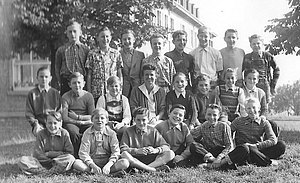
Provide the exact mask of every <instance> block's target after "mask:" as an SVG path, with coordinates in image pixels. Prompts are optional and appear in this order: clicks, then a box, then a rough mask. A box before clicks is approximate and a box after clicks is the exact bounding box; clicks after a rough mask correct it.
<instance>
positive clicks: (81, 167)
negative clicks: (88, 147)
mask: <svg viewBox="0 0 300 183" xmlns="http://www.w3.org/2000/svg"><path fill="white" fill-rule="evenodd" d="M73 169H75V170H77V171H79V172H90V171H91V169H90V167H88V166H87V165H86V164H85V163H84V162H83V161H82V160H81V159H76V160H75V161H74V163H73Z"/></svg>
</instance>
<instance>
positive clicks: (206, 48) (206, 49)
mask: <svg viewBox="0 0 300 183" xmlns="http://www.w3.org/2000/svg"><path fill="white" fill-rule="evenodd" d="M202 50H204V51H208V46H206V47H205V48H202V47H201V46H199V51H202Z"/></svg>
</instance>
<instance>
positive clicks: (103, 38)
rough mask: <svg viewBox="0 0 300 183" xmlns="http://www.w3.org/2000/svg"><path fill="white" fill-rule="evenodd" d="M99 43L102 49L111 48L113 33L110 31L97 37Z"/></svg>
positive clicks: (103, 32) (102, 32)
mask: <svg viewBox="0 0 300 183" xmlns="http://www.w3.org/2000/svg"><path fill="white" fill-rule="evenodd" d="M97 41H98V44H99V46H100V47H109V43H110V41H111V33H110V31H109V30H105V31H101V32H100V33H99V35H98V36H97Z"/></svg>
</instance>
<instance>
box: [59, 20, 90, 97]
mask: <svg viewBox="0 0 300 183" xmlns="http://www.w3.org/2000/svg"><path fill="white" fill-rule="evenodd" d="M66 34H67V37H68V40H69V41H68V43H66V44H65V45H63V46H61V47H59V48H58V49H57V51H56V55H55V74H56V78H57V81H58V83H59V84H60V94H61V96H62V95H63V94H64V93H66V92H67V91H69V90H70V89H71V88H70V87H69V80H68V79H69V77H70V75H71V73H73V72H79V73H81V74H82V75H83V76H84V77H86V70H85V63H86V58H87V54H88V52H89V48H88V47H87V46H85V45H84V44H82V43H81V42H80V36H81V35H82V31H81V25H80V24H79V23H78V22H76V21H74V20H71V21H70V22H69V24H68V25H67V30H66Z"/></svg>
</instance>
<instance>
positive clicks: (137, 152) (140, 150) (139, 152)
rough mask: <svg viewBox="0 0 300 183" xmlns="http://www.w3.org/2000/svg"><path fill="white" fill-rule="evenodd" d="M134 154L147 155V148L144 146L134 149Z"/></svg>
mask: <svg viewBox="0 0 300 183" xmlns="http://www.w3.org/2000/svg"><path fill="white" fill-rule="evenodd" d="M136 154H142V155H147V154H148V149H147V148H146V147H143V148H139V149H138V150H137V151H136Z"/></svg>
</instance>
